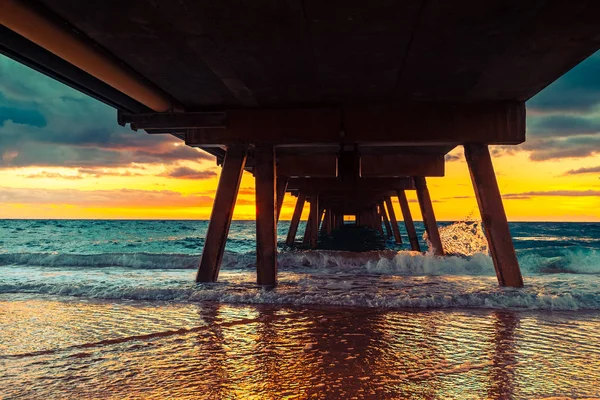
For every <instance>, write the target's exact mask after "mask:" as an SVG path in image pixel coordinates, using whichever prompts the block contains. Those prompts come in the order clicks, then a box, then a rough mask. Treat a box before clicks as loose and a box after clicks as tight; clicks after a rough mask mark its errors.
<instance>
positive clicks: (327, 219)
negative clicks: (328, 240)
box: [325, 208, 333, 236]
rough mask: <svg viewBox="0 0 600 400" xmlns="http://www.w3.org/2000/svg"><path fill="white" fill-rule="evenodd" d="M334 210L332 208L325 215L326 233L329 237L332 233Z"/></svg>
mask: <svg viewBox="0 0 600 400" xmlns="http://www.w3.org/2000/svg"><path fill="white" fill-rule="evenodd" d="M332 213H333V210H332V209H331V208H328V209H327V213H326V214H325V231H326V233H327V236H331V231H332V229H331V228H332V220H333V215H332Z"/></svg>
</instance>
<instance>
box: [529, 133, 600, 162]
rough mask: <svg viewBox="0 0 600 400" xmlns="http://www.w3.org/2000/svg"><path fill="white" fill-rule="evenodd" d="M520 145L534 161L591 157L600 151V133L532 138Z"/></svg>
mask: <svg viewBox="0 0 600 400" xmlns="http://www.w3.org/2000/svg"><path fill="white" fill-rule="evenodd" d="M519 147H520V148H521V150H528V151H530V152H531V153H530V155H529V158H530V159H531V160H533V161H546V160H552V159H560V158H580V157H589V156H593V155H596V154H599V153H600V135H586V136H574V137H558V138H551V139H532V140H528V141H527V142H525V143H524V144H522V145H520V146H519Z"/></svg>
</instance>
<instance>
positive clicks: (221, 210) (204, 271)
mask: <svg viewBox="0 0 600 400" xmlns="http://www.w3.org/2000/svg"><path fill="white" fill-rule="evenodd" d="M246 152H247V150H246V148H245V147H230V148H229V149H228V150H227V154H226V155H225V161H224V163H223V169H222V170H221V176H220V177H219V186H218V188H217V194H216V196H215V200H214V204H213V209H212V212H211V214H210V222H209V223H208V230H207V232H206V240H205V241H204V249H203V250H202V257H201V258H200V264H199V266H198V272H197V274H196V282H216V280H217V277H218V276H219V269H220V267H221V261H222V260H223V252H224V250H225V242H226V241H227V235H228V233H229V227H230V225H231V217H232V215H233V209H234V207H235V200H236V198H237V194H238V190H239V188H240V181H241V179H242V173H243V172H244V166H245V164H246Z"/></svg>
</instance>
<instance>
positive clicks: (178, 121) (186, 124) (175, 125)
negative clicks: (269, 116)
mask: <svg viewBox="0 0 600 400" xmlns="http://www.w3.org/2000/svg"><path fill="white" fill-rule="evenodd" d="M225 119H226V114H225V113H224V112H180V113H144V114H129V113H124V112H119V113H117V122H118V123H119V125H121V126H125V124H131V128H132V129H150V130H151V132H152V130H153V129H158V130H164V129H185V128H225Z"/></svg>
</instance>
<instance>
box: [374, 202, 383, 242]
mask: <svg viewBox="0 0 600 400" xmlns="http://www.w3.org/2000/svg"><path fill="white" fill-rule="evenodd" d="M373 218H375V229H377V231H378V232H379V234H380V235H381V236H385V234H384V233H383V225H382V224H383V221H382V218H381V213H380V211H379V208H378V207H377V204H375V205H374V206H373Z"/></svg>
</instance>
